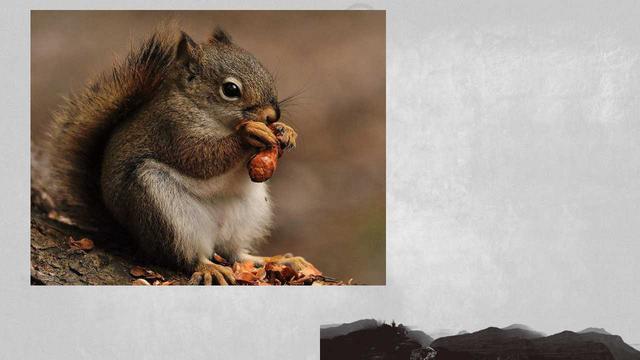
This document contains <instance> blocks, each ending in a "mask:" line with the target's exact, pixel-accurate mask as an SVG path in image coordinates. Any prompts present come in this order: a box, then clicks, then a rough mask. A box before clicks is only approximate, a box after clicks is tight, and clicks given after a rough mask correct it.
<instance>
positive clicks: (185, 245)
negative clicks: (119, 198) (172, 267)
mask: <svg viewBox="0 0 640 360" xmlns="http://www.w3.org/2000/svg"><path fill="white" fill-rule="evenodd" d="M171 171H172V170H171V168H169V167H168V166H166V165H164V164H161V163H159V162H157V161H154V160H146V161H145V162H144V163H143V164H142V165H140V166H139V167H138V169H137V170H136V172H135V173H136V185H137V187H139V188H138V189H131V190H130V192H131V196H132V197H135V199H133V200H134V201H132V202H131V205H132V207H133V208H132V209H129V210H128V211H129V213H130V214H132V215H133V216H130V217H129V219H128V222H129V223H132V222H133V225H134V226H133V228H134V229H133V230H134V232H135V235H136V237H137V238H138V239H139V240H140V246H141V247H142V250H143V251H145V252H147V253H148V254H149V251H147V250H151V251H157V250H158V249H161V250H162V252H164V253H168V254H166V255H168V256H173V258H174V262H175V263H177V264H181V265H183V267H185V268H187V269H190V270H192V271H194V272H195V273H197V274H194V277H196V278H197V277H199V278H200V281H204V283H205V284H207V283H208V284H210V283H212V281H211V280H212V279H213V278H215V279H216V280H217V283H219V284H221V285H224V284H227V283H234V282H235V281H234V278H233V274H232V273H231V270H230V269H228V268H226V269H228V271H227V270H225V269H223V268H224V267H222V266H219V265H217V264H214V263H213V262H211V261H210V260H209V258H210V257H211V256H213V251H214V247H215V237H214V235H213V234H215V231H216V224H215V220H214V219H213V218H212V217H211V213H210V211H209V209H208V208H207V206H206V205H205V204H203V203H202V200H201V199H199V198H197V197H195V196H193V195H192V194H191V193H190V192H189V191H188V190H187V188H186V186H187V184H183V183H181V182H180V178H179V177H176V176H173V175H174V174H172V173H171ZM149 255H150V256H153V253H150V254H149ZM230 274H231V276H229V275H230ZM225 279H226V281H225ZM193 280H195V279H193Z"/></svg>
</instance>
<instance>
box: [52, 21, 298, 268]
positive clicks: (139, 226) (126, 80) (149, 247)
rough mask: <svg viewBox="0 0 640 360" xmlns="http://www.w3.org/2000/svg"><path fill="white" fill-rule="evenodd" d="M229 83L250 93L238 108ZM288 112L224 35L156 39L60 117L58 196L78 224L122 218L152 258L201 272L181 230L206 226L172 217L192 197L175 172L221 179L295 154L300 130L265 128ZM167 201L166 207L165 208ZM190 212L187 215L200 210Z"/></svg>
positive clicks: (55, 154)
mask: <svg viewBox="0 0 640 360" xmlns="http://www.w3.org/2000/svg"><path fill="white" fill-rule="evenodd" d="M230 78H233V79H235V80H238V81H239V83H240V85H241V87H242V96H241V97H239V98H237V100H233V101H230V100H228V99H225V98H224V96H223V91H222V89H223V87H222V85H223V83H226V82H228V81H229V79H230ZM266 109H270V110H266ZM279 114H280V112H279V109H278V103H277V96H276V92H275V86H274V82H273V78H272V77H271V75H270V74H269V73H268V72H267V71H266V70H265V69H264V67H263V66H262V65H261V64H260V63H259V62H258V61H257V60H256V59H255V58H254V57H253V56H252V55H251V54H249V53H248V52H246V51H245V50H243V49H241V48H239V47H237V46H236V45H235V44H233V43H232V42H231V38H230V37H229V36H228V35H227V34H226V33H224V32H223V31H222V30H216V31H215V32H214V34H213V35H212V37H211V38H210V39H209V41H208V42H207V43H205V44H196V43H195V42H194V41H193V40H191V38H190V37H189V36H188V35H187V34H185V33H182V35H181V37H180V40H179V41H178V42H177V43H176V41H175V40H174V38H173V37H172V36H171V34H170V33H169V32H159V33H156V34H154V35H152V36H151V37H150V38H149V40H147V41H146V42H144V43H143V44H142V46H140V47H139V48H137V49H135V50H133V51H132V52H131V53H130V54H129V55H128V56H127V58H126V59H125V60H124V61H123V62H122V63H120V64H116V65H115V67H114V69H113V70H112V71H111V72H110V73H107V74H104V75H101V76H100V77H98V79H97V80H96V81H94V82H93V83H92V84H91V85H89V86H88V87H87V88H86V89H84V90H83V91H82V92H80V93H79V94H77V95H74V96H72V97H71V98H70V99H68V100H67V102H66V104H65V105H64V106H63V107H62V109H61V110H60V111H59V112H58V113H56V115H55V118H54V124H53V129H52V137H51V141H50V143H49V154H50V156H51V160H50V163H51V164H52V168H53V171H52V173H53V181H54V185H55V186H54V187H55V189H57V190H58V191H59V193H58V194H57V195H58V196H57V197H56V198H58V199H63V200H64V203H63V205H64V206H63V208H62V210H63V211H65V212H66V213H67V214H68V215H70V216H71V217H72V218H73V219H74V220H75V221H76V222H78V223H82V224H88V225H91V226H100V225H103V224H104V223H105V222H106V223H108V224H110V222H109V220H110V219H112V218H115V220H117V222H118V223H119V224H120V225H122V226H123V227H124V228H126V229H127V230H128V231H129V232H130V233H131V234H132V235H133V237H134V239H135V240H136V243H137V244H138V245H139V247H140V250H142V253H143V254H146V255H148V256H149V257H152V258H153V260H156V261H159V262H165V263H170V264H175V265H182V266H185V267H187V268H193V266H194V264H195V262H196V261H198V258H197V257H196V256H195V255H194V254H193V253H192V252H190V250H189V246H191V245H190V244H187V245H185V241H188V240H189V239H186V240H185V236H186V235H185V234H184V233H180V232H179V231H182V232H184V231H185V230H184V229H190V228H192V227H195V226H198V225H199V224H190V223H189V221H192V220H189V219H190V218H189V217H188V216H187V217H181V218H180V221H181V222H180V223H179V224H180V226H178V227H179V228H180V229H182V230H180V229H176V228H174V227H173V225H171V221H170V220H172V219H173V218H169V219H167V217H166V213H167V209H166V207H167V206H169V207H174V206H179V205H178V204H189V202H187V201H182V200H184V199H187V198H192V197H193V194H191V193H190V192H189V190H187V189H185V188H184V186H183V184H180V183H178V182H176V181H174V180H173V179H172V176H173V175H171V171H173V170H175V171H177V172H178V173H180V174H181V175H184V176H187V177H189V178H192V179H194V181H197V180H210V179H214V181H218V180H217V179H215V178H216V177H217V176H219V175H222V174H224V173H226V172H228V171H229V170H231V169H234V168H237V166H238V165H239V164H240V162H241V161H243V160H246V159H248V157H249V156H250V155H251V154H252V153H254V152H255V151H257V149H256V148H261V147H264V146H265V145H273V144H275V143H276V142H280V143H281V145H283V147H285V148H288V147H291V146H293V145H294V144H295V132H294V131H293V129H291V128H290V127H288V126H286V125H284V124H281V123H276V125H277V126H278V127H279V128H280V129H284V130H282V131H279V132H278V134H276V135H274V134H273V133H272V132H271V131H270V130H269V129H268V127H267V125H266V122H274V121H277V120H278V119H279ZM247 120H254V121H247ZM153 164H156V165H153ZM158 164H161V165H162V166H167V167H168V169H173V170H171V171H170V170H163V169H164V168H163V167H162V166H159V165H158ZM247 176H248V175H247ZM159 196H160V197H162V199H163V201H164V202H163V204H165V205H164V206H165V208H162V209H161V208H156V206H157V205H156V204H158V197H159ZM241 199H242V198H241ZM265 200H266V199H265ZM166 204H171V205H166ZM183 206H185V207H184V208H180V207H178V208H177V211H178V212H177V213H178V214H186V213H189V211H191V210H192V209H190V208H188V205H183ZM107 209H108V210H107ZM265 216H266V215H265ZM223 218H224V217H223ZM105 220H106V221H105ZM247 221H252V219H247ZM183 225H184V226H183ZM246 240H247V239H245V241H246ZM226 246H227V248H228V249H234V250H233V251H235V252H237V251H244V250H247V249H241V248H237V249H235V248H234V246H232V245H229V244H227V245H226ZM185 249H186V250H185ZM230 251H231V250H230ZM201 255H207V256H210V255H211V254H199V255H198V256H201ZM229 255H230V256H231V257H233V256H237V255H240V254H237V253H232V254H229Z"/></svg>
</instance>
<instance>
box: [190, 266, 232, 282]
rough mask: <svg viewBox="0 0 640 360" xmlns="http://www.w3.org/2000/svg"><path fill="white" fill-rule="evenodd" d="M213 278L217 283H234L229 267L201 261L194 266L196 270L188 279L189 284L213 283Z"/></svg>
mask: <svg viewBox="0 0 640 360" xmlns="http://www.w3.org/2000/svg"><path fill="white" fill-rule="evenodd" d="M213 279H215V281H216V284H217V285H229V284H232V285H235V283H236V278H235V277H234V276H233V271H232V270H231V268H230V267H228V266H224V265H219V264H214V263H202V264H200V265H198V266H197V267H196V271H195V272H194V273H193V275H192V276H191V280H189V285H200V284H203V285H213Z"/></svg>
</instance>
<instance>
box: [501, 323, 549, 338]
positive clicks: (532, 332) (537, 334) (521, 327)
mask: <svg viewBox="0 0 640 360" xmlns="http://www.w3.org/2000/svg"><path fill="white" fill-rule="evenodd" d="M514 329H519V330H524V331H528V332H529V334H530V335H531V337H543V336H545V334H544V333H541V332H540V331H535V330H533V329H532V328H530V327H529V326H527V325H523V324H511V325H509V326H507V327H503V328H502V330H514Z"/></svg>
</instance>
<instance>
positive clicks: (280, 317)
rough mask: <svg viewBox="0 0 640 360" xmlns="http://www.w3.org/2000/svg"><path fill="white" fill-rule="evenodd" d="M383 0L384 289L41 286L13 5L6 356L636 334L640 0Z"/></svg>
mask: <svg viewBox="0 0 640 360" xmlns="http://www.w3.org/2000/svg"><path fill="white" fill-rule="evenodd" d="M31 4H32V5H35V6H44V5H43V4H42V3H39V2H33V3H31ZM60 4H61V3H60ZM65 4H66V5H61V6H64V7H66V8H69V7H74V6H79V3H78V2H75V3H74V2H68V3H65ZM142 4H144V3H142V2H140V3H135V4H129V5H128V6H132V7H136V8H139V7H142V6H143V5H142ZM149 4H150V3H149ZM154 4H155V5H156V6H160V7H168V6H169V4H170V3H169V2H163V1H160V2H155V3H154ZM234 4H235V2H234V3H231V2H224V3H221V5H220V6H222V7H224V6H232V5H234ZM255 4H262V3H259V2H255ZM255 4H254V5H255ZM349 5H351V4H350V3H348V2H337V1H336V2H331V3H329V4H328V5H325V6H334V7H336V8H346V7H348V6H349ZM27 6H29V5H27ZM102 6H108V7H109V8H113V7H120V6H125V3H124V2H121V1H110V2H108V3H106V2H105V3H102ZM203 6H214V5H213V4H209V3H207V4H204V3H201V2H196V1H194V2H186V5H181V7H183V8H184V7H194V8H198V7H203ZM216 6H217V5H216ZM247 6H250V5H247ZM261 6H262V5H261ZM280 6H283V7H285V6H286V4H283V3H280ZM298 6H299V5H298ZM309 6H311V5H309ZM372 6H373V7H374V8H383V7H385V6H387V8H388V13H387V24H388V38H387V40H388V64H387V65H388V75H389V77H388V85H387V86H388V105H389V106H388V109H387V121H388V128H387V131H388V134H387V135H388V139H387V146H388V153H387V156H388V161H387V166H388V183H387V190H388V195H387V200H388V201H387V206H388V212H387V214H388V227H387V232H388V237H387V259H388V262H387V284H388V285H387V286H386V287H366V288H365V287H361V288H355V287H351V288H331V289H326V288H322V289H319V288H304V289H302V288H287V289H247V288H226V289H221V288H135V289H131V288H117V287H116V288H87V287H82V288H80V287H78V288H69V287H65V288H30V287H29V286H28V285H27V283H28V274H27V270H26V269H28V238H29V236H28V231H27V228H28V226H27V224H28V222H27V219H28V196H27V194H28V185H27V184H28V174H29V167H28V151H29V148H28V146H29V145H28V144H29V142H28V137H29V136H28V134H29V126H28V123H27V121H26V119H27V118H28V114H29V107H28V104H27V102H26V99H27V98H28V86H29V85H28V84H29V81H28V65H27V64H28V62H27V61H21V60H25V59H26V58H27V56H28V44H27V43H26V41H27V39H28V29H29V28H28V25H27V24H28V13H27V12H26V10H25V8H24V7H21V8H19V9H15V10H12V11H9V12H8V15H9V16H8V17H6V18H5V19H4V20H5V21H3V22H1V23H0V30H1V31H0V33H2V36H3V40H4V42H3V43H4V44H5V46H4V47H3V48H2V50H0V58H2V59H3V62H4V63H5V65H4V66H3V68H4V70H5V72H7V73H8V77H7V80H6V81H8V82H9V86H6V87H4V88H3V89H2V90H0V91H2V99H3V103H4V108H5V111H6V112H7V113H6V116H5V120H4V123H5V124H7V125H8V126H6V127H5V128H6V129H7V130H5V131H3V132H2V135H1V136H2V137H3V138H2V142H0V144H1V145H0V150H2V153H3V154H5V156H3V157H2V159H1V160H0V161H1V163H0V165H1V166H2V168H3V169H8V170H9V171H8V172H9V173H11V174H15V176H10V177H7V176H5V177H3V186H2V188H3V189H5V190H4V195H5V196H9V195H11V197H10V200H11V201H9V202H4V201H3V203H2V210H3V217H2V219H1V220H0V222H1V223H0V226H2V228H3V229H7V230H6V231H5V233H4V236H3V241H2V243H1V245H0V246H1V247H2V252H1V253H0V254H2V261H0V274H2V275H3V280H4V281H3V283H4V285H3V288H2V294H1V296H0V299H1V300H0V301H1V302H2V306H0V317H1V318H2V320H3V321H2V322H1V324H2V325H1V326H0V341H1V342H2V350H3V352H6V353H9V354H11V355H12V356H13V357H15V358H42V357H45V356H46V357H47V358H49V359H60V358H63V357H71V358H92V359H97V358H105V359H106V358H110V359H113V358H117V359H126V358H131V357H134V356H135V357H136V358H139V359H160V358H173V357H175V356H181V355H185V354H189V355H190V357H192V358H196V357H197V358H204V357H207V358H218V357H224V356H227V357H230V358H233V359H248V358H267V359H276V358H284V359H317V358H318V345H319V344H318V328H319V325H320V324H323V323H336V322H344V321H351V320H355V319H359V318H363V317H378V318H385V319H392V318H395V319H396V320H398V321H401V322H405V323H409V324H413V325H418V326H420V327H422V328H424V329H427V330H429V329H434V328H451V329H456V330H457V329H466V330H476V329H479V328H483V327H486V326H489V325H498V326H500V325H507V324H508V323H511V322H523V323H526V324H528V325H530V326H532V327H534V328H537V329H539V330H542V331H546V332H555V331H559V330H563V329H574V330H580V329H581V328H584V327H587V326H600V327H604V328H606V329H607V330H609V331H610V332H613V333H617V334H620V335H621V336H622V337H623V338H624V339H625V340H626V341H628V342H640V309H639V308H638V299H639V298H640V281H638V273H640V263H639V262H638V261H637V257H638V254H639V252H640V243H639V242H638V240H637V237H638V235H639V234H640V228H639V227H640V222H639V221H638V220H640V219H638V217H639V212H638V205H637V204H638V196H639V195H640V192H639V191H640V184H639V183H638V181H637V178H638V171H639V170H640V161H639V160H640V152H638V146H639V145H638V130H639V129H640V124H639V123H638V121H640V120H639V119H638V115H639V105H638V90H640V84H639V83H638V77H639V76H640V64H639V56H640V39H639V38H638V33H639V32H638V30H640V29H638V26H639V25H638V24H639V23H638V21H637V19H638V18H640V9H639V8H638V5H636V3H634V2H626V3H617V5H616V6H612V5H609V4H606V3H604V2H602V3H591V2H589V3H587V2H562V3H559V2H536V3H535V4H533V3H532V2H519V3H516V2H506V1H505V2H488V1H486V2H482V3H480V2H456V3H448V2H417V1H416V2H413V3H412V4H411V5H406V4H403V5H402V6H395V7H394V6H392V5H391V4H388V5H385V4H382V3H372ZM5 173H7V172H5ZM7 189H9V191H7ZM17 249H19V252H18V253H19V254H20V255H21V256H16V255H15V254H16V251H17ZM52 314H55V315H52Z"/></svg>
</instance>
